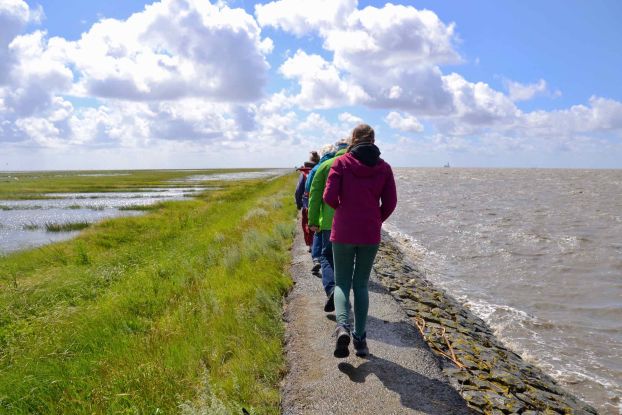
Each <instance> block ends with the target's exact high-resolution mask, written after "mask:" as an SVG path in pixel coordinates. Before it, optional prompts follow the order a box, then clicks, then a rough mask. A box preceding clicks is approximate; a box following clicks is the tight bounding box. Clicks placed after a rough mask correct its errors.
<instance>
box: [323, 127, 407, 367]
mask: <svg viewBox="0 0 622 415" xmlns="http://www.w3.org/2000/svg"><path fill="white" fill-rule="evenodd" d="M374 142H375V133H374V130H373V128H371V127H370V126H369V125H367V124H361V125H359V126H357V127H356V128H354V130H353V131H352V141H351V144H350V146H349V147H348V150H347V153H346V154H345V155H344V156H342V157H340V158H338V159H336V160H335V162H334V163H333V164H332V167H331V169H330V173H329V175H328V178H327V181H326V188H325V190H324V195H323V197H324V202H325V203H327V204H328V205H329V206H331V207H332V208H334V209H335V215H334V219H333V224H332V232H331V235H330V240H331V242H332V250H333V257H334V277H335V289H334V302H335V309H336V311H335V314H336V317H337V328H336V330H335V333H336V337H337V340H336V344H335V351H334V355H335V357H347V356H348V355H349V354H350V351H349V349H348V346H349V344H350V324H349V315H348V313H349V307H348V301H349V297H350V289H352V291H353V294H354V331H353V332H352V341H353V345H354V349H355V351H356V355H357V356H366V355H367V354H369V349H368V347H367V339H366V338H367V333H366V331H365V326H366V324H367V311H368V308H369V291H368V283H369V275H370V273H371V269H372V265H373V262H374V259H375V258H376V253H377V252H378V245H379V244H380V229H381V227H382V222H384V221H385V220H386V219H387V218H388V217H389V216H390V215H391V213H392V212H393V210H394V209H395V206H396V205H397V191H396V189H395V179H394V177H393V171H392V170H391V166H390V165H389V164H388V163H387V162H385V161H384V160H382V159H381V158H380V150H379V149H378V147H376V145H375V144H374Z"/></svg>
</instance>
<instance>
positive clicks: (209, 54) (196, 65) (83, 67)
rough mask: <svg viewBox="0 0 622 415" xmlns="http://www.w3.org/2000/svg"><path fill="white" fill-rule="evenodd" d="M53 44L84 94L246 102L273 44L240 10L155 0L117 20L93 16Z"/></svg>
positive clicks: (189, 0)
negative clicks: (70, 37)
mask: <svg viewBox="0 0 622 415" xmlns="http://www.w3.org/2000/svg"><path fill="white" fill-rule="evenodd" d="M57 46H58V49H59V51H60V53H64V54H65V58H66V60H67V61H68V62H70V63H71V64H73V65H75V67H76V70H77V71H78V73H79V79H80V81H79V84H78V87H77V88H76V90H75V91H76V92H81V93H82V94H84V95H90V96H97V97H103V98H120V99H130V100H171V99H179V98H184V97H203V98H206V99H211V100H214V101H251V100H255V99H257V98H259V97H260V96H261V95H262V88H263V86H264V85H265V83H266V79H267V69H268V64H267V62H266V60H265V57H264V54H266V53H269V52H270V51H271V50H272V46H273V45H272V41H271V40H270V39H262V38H261V33H260V28H259V26H258V25H257V23H256V22H255V20H254V18H253V17H252V16H251V15H249V14H247V13H246V12H244V11H243V10H242V9H230V8H228V7H222V8H219V7H217V6H215V5H212V4H210V3H209V2H207V1H201V0H184V1H176V0H162V1H160V2H157V3H153V4H151V5H148V6H146V7H145V10H143V11H142V12H139V13H135V14H133V15H132V16H130V17H129V18H128V19H127V20H125V21H121V20H115V19H105V20H101V21H99V22H98V23H96V24H94V25H93V26H92V27H91V29H90V30H89V31H88V32H86V33H84V34H83V35H82V37H81V38H80V39H79V40H78V41H76V42H60V43H59V44H58V45H57Z"/></svg>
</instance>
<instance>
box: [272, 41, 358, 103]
mask: <svg viewBox="0 0 622 415" xmlns="http://www.w3.org/2000/svg"><path fill="white" fill-rule="evenodd" d="M279 71H280V73H281V74H283V76H285V78H288V79H296V80H297V81H298V83H299V84H300V93H299V94H298V95H297V96H295V97H294V101H295V103H296V104H297V105H299V106H300V107H302V108H333V107H336V106H341V105H349V104H352V105H354V104H357V103H360V102H365V101H366V100H367V99H368V97H367V94H366V93H365V91H363V89H362V88H361V87H360V86H358V85H356V84H354V83H353V82H351V81H349V80H348V79H346V78H344V77H342V75H341V74H340V72H339V70H338V69H337V68H336V67H335V66H334V65H332V64H331V63H329V62H328V61H326V60H325V59H324V58H322V57H321V56H320V55H308V54H307V53H306V52H304V51H302V50H299V51H297V52H296V54H295V55H294V56H292V57H290V58H289V59H287V60H286V61H285V63H283V65H282V66H281V67H280V68H279Z"/></svg>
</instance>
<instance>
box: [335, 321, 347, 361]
mask: <svg viewBox="0 0 622 415" xmlns="http://www.w3.org/2000/svg"><path fill="white" fill-rule="evenodd" d="M335 337H337V340H336V342H335V351H334V352H333V356H335V357H338V358H344V357H348V356H349V355H350V350H349V349H348V345H349V344H350V332H349V331H348V329H347V328H345V327H344V326H342V325H338V326H337V329H336V330H335Z"/></svg>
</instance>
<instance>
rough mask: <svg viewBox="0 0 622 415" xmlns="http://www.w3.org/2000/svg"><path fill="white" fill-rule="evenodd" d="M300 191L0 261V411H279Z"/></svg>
mask: <svg viewBox="0 0 622 415" xmlns="http://www.w3.org/2000/svg"><path fill="white" fill-rule="evenodd" d="M294 180H295V177H294V176H288V177H281V178H279V179H277V180H274V181H270V182H267V181H263V182H262V181H254V182H247V183H246V182H245V183H231V184H228V185H227V188H226V189H223V190H220V191H217V192H212V193H209V194H204V195H202V196H201V197H200V198H198V199H194V200H184V201H178V202H166V203H164V204H162V207H161V208H160V209H158V210H155V211H153V212H149V213H148V214H146V215H144V216H139V217H125V218H117V219H113V220H107V221H104V222H101V223H98V224H96V225H93V226H92V227H90V228H89V229H87V230H85V231H84V232H83V233H81V234H80V235H79V236H78V237H77V238H75V239H73V240H70V241H65V242H61V243H56V244H51V245H47V246H43V247H40V248H37V249H33V250H28V251H23V252H18V253H13V254H10V255H7V256H5V257H0V413H7V414H18V415H19V414H30V413H72V414H73V413H78V414H80V413H89V414H90V413H123V414H155V413H179V412H182V413H186V414H194V413H201V414H203V413H222V414H240V413H242V408H245V409H246V410H247V411H248V412H249V413H251V414H277V413H279V411H280V408H279V404H280V395H279V381H280V379H281V377H282V374H283V373H284V370H285V365H284V360H283V325H282V320H281V300H282V296H283V295H284V293H285V292H286V291H287V290H288V289H289V287H290V284H291V281H290V279H289V276H288V272H287V266H288V264H289V260H290V254H289V248H290V246H291V241H292V238H291V237H292V234H293V229H294V217H295V214H296V210H295V207H293V205H292V204H291V202H290V201H289V199H290V195H289V194H287V193H283V192H282V191H281V190H280V189H283V188H293V186H294ZM277 199H278V200H279V201H280V203H282V207H281V208H279V209H274V208H272V207H271V206H270V204H271V203H272V202H273V201H274V200H277ZM272 206H274V205H272ZM257 208H262V209H264V210H266V211H267V212H268V214H267V215H266V216H263V217H262V218H261V220H259V221H255V220H252V221H248V220H245V217H246V215H247V214H248V212H249V211H251V210H253V209H257Z"/></svg>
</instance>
